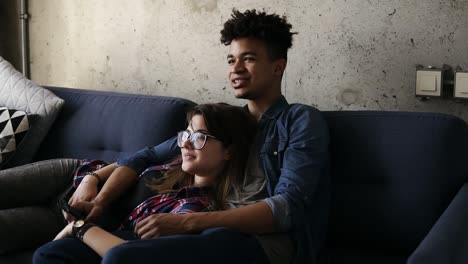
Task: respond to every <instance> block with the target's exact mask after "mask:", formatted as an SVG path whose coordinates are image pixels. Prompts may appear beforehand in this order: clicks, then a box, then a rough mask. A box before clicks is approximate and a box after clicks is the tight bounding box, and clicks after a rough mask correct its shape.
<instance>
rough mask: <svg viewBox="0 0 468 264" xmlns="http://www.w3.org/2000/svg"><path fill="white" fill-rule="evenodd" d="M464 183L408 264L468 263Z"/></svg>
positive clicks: (467, 186)
mask: <svg viewBox="0 0 468 264" xmlns="http://www.w3.org/2000/svg"><path fill="white" fill-rule="evenodd" d="M467 206H468V183H465V184H464V185H463V186H462V188H461V189H460V191H459V192H458V193H457V195H456V196H455V198H454V199H453V200H452V202H451V203H450V205H449V206H448V208H447V209H446V210H445V212H444V213H443V214H442V216H441V217H440V218H439V220H437V222H436V223H435V225H434V226H433V227H432V229H431V230H430V231H429V233H428V234H427V236H426V237H425V238H424V239H423V241H422V242H421V244H419V246H418V247H417V248H416V250H415V251H414V252H413V254H411V256H410V257H409V258H408V264H420V263H424V264H431V263H452V264H458V263H460V264H462V263H468V250H466V249H467V248H468V210H467Z"/></svg>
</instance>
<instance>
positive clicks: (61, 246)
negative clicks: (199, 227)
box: [33, 228, 269, 264]
mask: <svg viewBox="0 0 468 264" xmlns="http://www.w3.org/2000/svg"><path fill="white" fill-rule="evenodd" d="M116 235H118V236H120V237H122V238H124V239H132V234H129V233H116ZM101 261H102V262H101ZM33 263H35V264H41V263H49V264H55V263H103V264H110V263H112V264H118V263H129V264H134V263H139V264H140V263H141V264H145V263H148V264H149V263H171V264H175V263H184V264H186V263H233V264H234V263H235V264H240V263H258V264H263V263H269V262H268V259H267V257H266V255H265V253H264V251H263V249H262V247H261V245H260V244H259V242H258V240H257V239H256V238H255V237H254V236H252V235H246V234H243V233H240V232H237V231H233V230H230V229H226V228H211V229H207V230H205V231H203V232H201V233H200V234H194V235H177V236H167V237H160V238H155V239H144V240H130V241H128V242H125V243H123V244H120V245H118V246H116V247H113V248H112V249H110V250H109V251H107V253H106V254H105V255H104V257H103V258H101V257H99V256H98V255H97V254H96V253H95V252H94V251H93V250H92V249H91V248H89V247H88V246H87V245H86V244H84V243H83V242H81V241H79V240H78V239H76V238H65V239H61V240H58V241H52V242H49V243H47V244H45V245H44V246H42V247H40V248H39V249H38V250H36V252H35V253H34V256H33Z"/></svg>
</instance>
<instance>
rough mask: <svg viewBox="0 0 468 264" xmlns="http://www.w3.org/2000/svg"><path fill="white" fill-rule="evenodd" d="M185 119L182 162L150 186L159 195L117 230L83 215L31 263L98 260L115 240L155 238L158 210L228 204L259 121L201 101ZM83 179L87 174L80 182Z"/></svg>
mask: <svg viewBox="0 0 468 264" xmlns="http://www.w3.org/2000/svg"><path fill="white" fill-rule="evenodd" d="M187 121H188V127H187V130H185V131H181V132H179V133H178V135H177V145H178V146H179V147H180V149H181V153H180V154H181V158H182V164H181V166H178V167H176V168H173V169H170V170H169V171H167V172H166V173H165V175H164V176H163V177H162V178H160V179H158V180H157V182H155V183H154V184H153V185H152V186H151V188H152V189H154V190H157V191H158V192H159V194H158V195H156V196H153V197H151V198H149V199H147V200H146V201H144V202H143V203H141V204H140V205H139V206H137V208H135V209H134V210H133V211H132V212H131V213H130V215H129V216H128V217H127V219H126V220H125V221H124V222H123V223H122V226H121V227H120V228H119V229H118V230H117V231H114V232H108V231H106V230H104V229H103V228H101V227H99V226H98V225H96V224H94V223H93V222H90V221H85V220H84V219H77V220H75V221H73V222H70V223H69V224H68V225H67V226H66V227H65V228H64V229H63V230H62V231H61V232H60V233H59V234H58V235H57V236H56V238H55V240H54V241H52V242H49V243H47V244H45V245H44V246H42V247H41V248H39V249H38V250H37V251H36V252H35V254H34V257H33V262H34V263H99V262H100V260H101V257H102V256H104V254H105V253H106V252H107V251H108V250H109V249H111V248H112V247H114V246H116V245H119V244H122V243H125V242H126V241H127V240H135V239H145V238H152V237H155V236H156V235H155V233H156V232H157V230H155V229H154V228H152V225H151V219H152V217H155V216H157V214H159V213H176V214H183V213H191V212H199V211H208V210H223V209H225V201H226V196H227V195H228V193H229V192H230V190H231V188H232V187H233V186H234V185H235V184H237V183H239V182H241V181H242V177H243V174H244V170H245V166H246V161H247V157H248V152H249V148H250V145H251V143H252V140H253V139H254V137H255V133H256V121H255V120H254V119H253V117H251V116H250V115H249V114H248V113H247V112H246V111H244V110H243V109H241V108H239V107H235V106H231V105H228V104H204V105H198V106H197V107H195V108H194V109H193V111H191V112H190V113H189V114H188V115H187ZM90 178H91V177H90ZM84 184H87V183H86V179H84V180H83V181H82V183H81V184H80V185H84ZM78 189H80V187H78ZM82 189H85V188H82ZM77 191H78V190H77ZM80 193H81V194H86V192H84V191H81V192H80ZM91 196H93V195H92V194H91Z"/></svg>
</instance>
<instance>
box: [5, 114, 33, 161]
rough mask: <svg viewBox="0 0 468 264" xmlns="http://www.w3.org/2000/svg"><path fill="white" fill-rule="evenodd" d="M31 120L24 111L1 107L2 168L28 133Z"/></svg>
mask: <svg viewBox="0 0 468 264" xmlns="http://www.w3.org/2000/svg"><path fill="white" fill-rule="evenodd" d="M30 118H31V116H29V115H28V114H26V113H25V112H23V111H19V110H13V109H8V108H6V107H0V168H1V167H2V166H3V165H5V164H6V163H7V162H8V160H9V159H10V158H11V157H12V156H13V155H14V153H15V151H16V149H17V148H18V146H19V145H20V143H21V141H22V140H23V138H24V136H25V135H26V133H28V131H29V123H30Z"/></svg>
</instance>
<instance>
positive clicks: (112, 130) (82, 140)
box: [36, 87, 195, 162]
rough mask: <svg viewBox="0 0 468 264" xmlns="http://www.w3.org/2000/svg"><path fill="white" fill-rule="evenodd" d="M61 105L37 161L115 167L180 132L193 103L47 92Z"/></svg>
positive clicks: (88, 92)
mask: <svg viewBox="0 0 468 264" xmlns="http://www.w3.org/2000/svg"><path fill="white" fill-rule="evenodd" d="M47 89H49V90H51V91H53V92H54V93H55V94H57V95H58V96H60V97H61V98H63V99H64V100H65V105H64V108H63V110H62V111H61V113H60V115H59V116H58V118H57V121H56V122H55V123H54V125H53V128H52V129H51V131H50V133H49V134H48V135H47V138H46V139H45V140H44V142H43V144H42V145H41V149H40V151H39V153H38V155H37V157H36V160H43V159H50V158H77V159H99V160H104V161H107V162H114V161H116V160H117V159H118V158H122V157H126V156H127V155H130V154H133V153H134V152H135V151H137V150H140V149H141V148H143V147H146V146H153V145H156V144H159V143H161V142H163V141H165V140H166V139H168V138H170V137H173V136H175V135H176V133H177V131H179V130H182V129H184V127H185V119H186V112H187V110H189V108H191V107H192V106H194V105H195V103H193V102H191V101H189V100H185V99H181V98H175V97H166V96H150V95H138V94H123V93H116V92H107V91H95V90H84V89H70V88H59V87H47Z"/></svg>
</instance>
